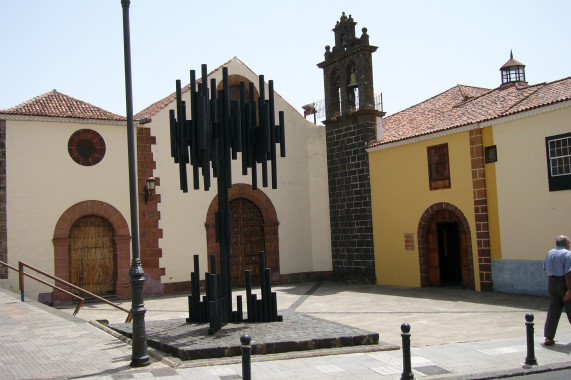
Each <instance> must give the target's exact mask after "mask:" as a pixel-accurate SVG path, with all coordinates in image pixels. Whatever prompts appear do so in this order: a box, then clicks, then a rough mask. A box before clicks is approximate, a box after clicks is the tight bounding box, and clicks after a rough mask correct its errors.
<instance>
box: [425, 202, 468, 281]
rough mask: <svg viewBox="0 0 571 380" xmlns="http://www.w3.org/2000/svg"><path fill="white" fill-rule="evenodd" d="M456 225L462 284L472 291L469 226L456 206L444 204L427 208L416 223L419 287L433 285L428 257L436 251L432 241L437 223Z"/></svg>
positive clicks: (436, 247) (435, 245)
mask: <svg viewBox="0 0 571 380" xmlns="http://www.w3.org/2000/svg"><path fill="white" fill-rule="evenodd" d="M450 222H452V223H454V222H456V223H458V232H459V238H460V256H461V260H462V268H461V270H462V284H463V286H464V287H465V288H468V289H474V286H475V285H474V261H473V254H472V239H471V232H470V225H469V224H468V220H467V219H466V217H465V216H464V213H463V212H462V211H461V210H460V209H459V208H458V207H456V206H454V205H453V204H450V203H446V202H440V203H435V204H433V205H432V206H430V207H429V208H427V209H426V210H425V211H424V213H423V214H422V216H421V217H420V221H419V223H418V230H417V237H418V256H419V264H420V286H430V285H433V284H434V280H432V279H431V270H430V268H429V266H430V265H429V264H430V263H429V259H430V257H429V256H430V255H432V254H434V252H433V250H434V249H436V250H437V249H438V246H437V244H438V243H437V242H435V241H434V239H435V237H434V230H435V227H436V224H437V223H450Z"/></svg>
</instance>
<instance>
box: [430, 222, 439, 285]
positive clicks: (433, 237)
mask: <svg viewBox="0 0 571 380" xmlns="http://www.w3.org/2000/svg"><path fill="white" fill-rule="evenodd" d="M427 250H428V281H429V282H430V285H432V286H439V285H440V260H439V257H438V232H437V230H436V223H431V225H430V226H429V228H428V233H427Z"/></svg>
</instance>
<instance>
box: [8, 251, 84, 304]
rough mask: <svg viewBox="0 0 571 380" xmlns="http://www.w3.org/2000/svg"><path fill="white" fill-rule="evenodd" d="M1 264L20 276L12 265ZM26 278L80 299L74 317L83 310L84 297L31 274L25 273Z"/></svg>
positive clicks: (22, 298) (21, 294)
mask: <svg viewBox="0 0 571 380" xmlns="http://www.w3.org/2000/svg"><path fill="white" fill-rule="evenodd" d="M0 264H2V265H4V266H6V267H8V268H10V269H12V270H14V271H16V272H18V276H19V274H20V271H19V270H18V269H16V268H14V267H13V266H11V265H8V264H6V263H5V262H3V261H0ZM24 276H28V277H30V278H33V279H34V280H36V281H38V282H41V283H42V284H44V285H47V286H51V287H52V288H54V289H57V290H59V291H61V292H64V293H66V294H69V295H70V296H72V297H75V298H77V299H79V303H78V304H77V307H76V308H75V311H74V312H73V315H77V313H79V309H81V307H82V306H83V302H85V299H84V298H82V297H80V296H78V295H77V294H73V293H71V292H68V291H67V290H65V289H62V288H60V287H59V286H55V285H53V284H50V283H47V282H46V281H44V280H42V279H39V278H37V277H35V276H32V275H31V274H28V273H24ZM22 285H23V284H22ZM20 299H21V300H22V301H24V292H23V291H20Z"/></svg>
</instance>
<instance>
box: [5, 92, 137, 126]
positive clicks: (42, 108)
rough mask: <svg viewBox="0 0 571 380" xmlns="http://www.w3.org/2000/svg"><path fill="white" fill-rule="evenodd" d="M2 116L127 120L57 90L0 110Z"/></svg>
mask: <svg viewBox="0 0 571 380" xmlns="http://www.w3.org/2000/svg"><path fill="white" fill-rule="evenodd" d="M0 114H5V115H22V116H48V117H63V118H75V119H96V120H117V121H124V120H126V118H125V117H124V116H120V115H117V114H114V113H111V112H109V111H105V110H104V109H102V108H99V107H96V106H94V105H91V104H89V103H86V102H84V101H81V100H78V99H75V98H72V97H71V96H68V95H65V94H62V93H60V92H57V91H56V90H53V91H50V92H46V93H45V94H42V95H40V96H36V97H35V98H32V99H30V100H28V101H25V102H24V103H22V104H19V105H17V106H15V107H12V108H8V109H6V110H0Z"/></svg>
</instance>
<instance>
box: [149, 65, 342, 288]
mask: <svg viewBox="0 0 571 380" xmlns="http://www.w3.org/2000/svg"><path fill="white" fill-rule="evenodd" d="M226 66H227V67H228V68H229V75H241V76H243V77H245V78H247V79H248V80H250V81H252V82H253V83H254V85H255V86H256V88H258V84H259V82H258V77H257V76H256V75H255V74H254V73H253V72H252V71H251V70H250V69H249V68H247V67H246V66H245V65H243V64H242V63H241V62H239V61H237V60H231V61H230V62H228V63H227V64H226ZM210 78H215V79H216V80H217V83H219V82H220V81H221V80H222V70H217V71H215V72H213V73H212V74H211V76H210ZM268 79H271V78H266V80H268ZM278 85H279V84H278ZM173 89H174V80H173ZM258 91H259V89H258ZM267 94H268V88H267V85H266V97H267V96H268V95H267ZM183 97H184V98H185V100H186V102H187V104H189V102H190V97H189V94H188V92H187V93H185V94H183ZM275 102H276V107H275V108H276V120H278V119H277V112H278V111H284V113H285V115H284V116H285V123H286V126H285V134H286V151H287V152H286V153H287V154H286V157H279V154H278V159H277V167H278V188H277V189H271V180H270V187H268V188H264V187H262V177H261V166H260V165H259V166H258V186H259V189H260V190H261V191H263V192H264V193H265V194H266V195H267V196H268V197H269V198H270V199H271V201H272V203H273V205H274V207H275V209H276V213H277V216H278V221H279V227H278V231H279V244H280V248H279V255H280V272H281V274H288V273H300V272H311V271H330V270H331V243H330V233H329V208H328V199H327V194H328V192H327V170H326V165H325V164H324V162H325V159H326V150H325V130H324V129H323V127H318V126H316V125H314V124H313V123H310V122H308V121H306V120H305V119H304V118H303V117H302V116H301V115H300V114H299V113H298V112H297V111H296V110H295V109H294V108H293V107H291V105H289V104H288V103H287V102H286V101H285V100H284V99H282V98H281V97H280V96H279V95H278V94H277V93H276V95H275ZM169 109H176V103H175V102H172V103H171V104H169V105H168V106H167V107H165V108H163V109H162V110H161V111H160V112H159V113H157V114H156V115H155V116H153V118H152V122H151V123H150V124H149V125H150V126H151V133H152V135H154V136H156V140H157V143H156V145H155V146H153V153H154V157H155V160H156V162H157V168H156V170H155V176H157V177H160V186H159V187H158V188H157V193H159V194H161V203H160V204H159V211H160V213H161V220H160V227H161V228H162V229H163V238H162V239H160V242H159V244H160V246H161V248H162V251H163V256H162V258H161V265H160V266H161V267H164V268H165V270H166V273H165V276H164V277H163V282H164V283H168V282H179V281H188V280H189V278H190V275H189V273H190V272H191V271H192V255H194V254H198V255H199V256H200V266H201V276H203V275H204V271H205V270H203V269H204V268H207V257H206V251H207V247H206V244H207V240H206V230H205V226H204V222H205V220H206V214H207V210H208V207H209V206H210V203H211V202H212V200H213V199H214V197H215V196H216V194H217V188H216V179H215V178H213V179H212V186H211V189H210V190H209V191H204V187H203V183H202V178H201V185H200V190H194V189H193V188H192V176H191V173H192V172H191V170H190V169H191V167H190V165H188V166H187V170H188V173H189V192H188V193H187V194H184V193H182V191H181V190H180V184H179V169H178V165H177V164H175V163H174V161H173V159H172V158H171V156H170V130H169V120H168V118H169V115H168V113H169ZM187 117H188V118H190V116H187ZM269 177H270V179H271V171H269ZM232 182H233V184H237V183H245V184H251V172H249V173H248V175H247V176H243V175H242V169H241V155H240V154H239V155H238V160H234V161H233V162H232Z"/></svg>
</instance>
